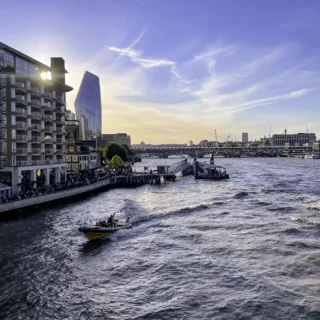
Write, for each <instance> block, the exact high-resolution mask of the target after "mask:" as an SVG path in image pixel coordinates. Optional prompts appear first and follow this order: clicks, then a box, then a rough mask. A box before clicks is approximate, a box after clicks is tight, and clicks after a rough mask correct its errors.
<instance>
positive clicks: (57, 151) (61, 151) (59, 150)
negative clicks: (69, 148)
mask: <svg viewBox="0 0 320 320" xmlns="http://www.w3.org/2000/svg"><path fill="white" fill-rule="evenodd" d="M65 151H66V150H65V149H57V150H56V153H57V154H64V153H65Z"/></svg>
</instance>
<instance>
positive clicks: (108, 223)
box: [107, 215, 113, 227]
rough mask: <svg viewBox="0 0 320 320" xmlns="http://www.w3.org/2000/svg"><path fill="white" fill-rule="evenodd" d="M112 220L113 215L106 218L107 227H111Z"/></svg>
mask: <svg viewBox="0 0 320 320" xmlns="http://www.w3.org/2000/svg"><path fill="white" fill-rule="evenodd" d="M112 219H113V215H111V216H110V217H109V218H108V222H107V227H110V226H111V227H112Z"/></svg>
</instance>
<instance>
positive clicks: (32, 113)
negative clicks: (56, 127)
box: [31, 112, 41, 119]
mask: <svg viewBox="0 0 320 320" xmlns="http://www.w3.org/2000/svg"><path fill="white" fill-rule="evenodd" d="M31 116H32V117H33V118H39V119H40V118H41V114H40V112H31Z"/></svg>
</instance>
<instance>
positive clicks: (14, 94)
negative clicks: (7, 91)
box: [11, 88, 16, 98]
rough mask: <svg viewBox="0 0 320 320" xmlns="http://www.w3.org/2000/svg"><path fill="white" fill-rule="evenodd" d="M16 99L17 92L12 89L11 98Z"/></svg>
mask: <svg viewBox="0 0 320 320" xmlns="http://www.w3.org/2000/svg"><path fill="white" fill-rule="evenodd" d="M15 97H16V90H15V89H14V88H11V98H15Z"/></svg>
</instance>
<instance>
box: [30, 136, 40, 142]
mask: <svg viewBox="0 0 320 320" xmlns="http://www.w3.org/2000/svg"><path fill="white" fill-rule="evenodd" d="M31 141H36V142H40V141H41V137H31Z"/></svg>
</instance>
